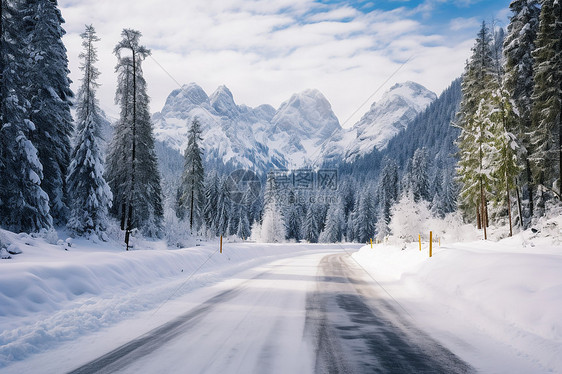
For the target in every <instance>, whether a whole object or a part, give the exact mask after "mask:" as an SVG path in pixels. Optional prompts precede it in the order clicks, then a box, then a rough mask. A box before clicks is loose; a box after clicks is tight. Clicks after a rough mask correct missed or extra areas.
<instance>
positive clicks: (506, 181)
mask: <svg viewBox="0 0 562 374" xmlns="http://www.w3.org/2000/svg"><path fill="white" fill-rule="evenodd" d="M505 195H506V198H507V215H508V217H509V236H513V226H512V222H511V198H510V197H509V181H508V179H507V171H506V173H505Z"/></svg>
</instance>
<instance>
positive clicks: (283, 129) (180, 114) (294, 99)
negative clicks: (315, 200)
mask: <svg viewBox="0 0 562 374" xmlns="http://www.w3.org/2000/svg"><path fill="white" fill-rule="evenodd" d="M435 98H436V95H435V94H434V93H433V92H431V91H429V90H427V89H426V88H425V87H423V86H421V85H419V84H417V83H414V82H406V83H401V84H396V85H394V86H393V87H392V88H391V89H390V90H389V91H388V92H386V93H385V94H384V95H383V97H382V98H381V100H380V101H378V102H376V103H373V105H372V106H371V109H370V110H369V111H368V112H367V113H366V114H365V115H364V116H363V117H362V118H361V120H360V121H359V122H357V123H356V124H355V125H354V126H353V127H352V128H351V129H342V127H341V126H340V123H339V121H338V119H337V117H336V116H335V114H334V112H333V111H332V107H331V105H330V103H329V102H328V100H327V99H326V98H325V97H324V95H322V93H321V92H320V91H318V90H312V89H309V90H305V91H303V92H300V93H298V94H294V95H292V96H291V98H290V99H289V100H287V101H285V102H284V103H282V104H281V105H280V107H279V108H278V109H275V108H273V107H272V106H271V105H260V106H258V107H256V108H251V107H248V106H246V105H238V104H236V102H235V100H234V97H233V95H232V93H231V92H230V90H229V89H228V88H227V87H225V86H220V87H219V88H217V90H216V91H215V92H214V93H213V94H212V95H211V96H208V95H207V93H206V92H205V91H204V90H203V89H202V88H201V87H200V86H198V85H197V84H195V83H190V84H188V85H184V86H183V87H182V88H180V89H176V90H174V91H172V93H170V95H169V96H168V98H167V100H166V104H165V105H164V107H163V108H162V111H161V112H158V113H155V114H154V116H153V120H154V134H155V136H156V139H158V140H160V141H162V142H164V143H165V144H167V145H168V146H169V147H171V148H174V149H177V150H179V151H183V150H184V149H185V147H186V144H187V129H188V127H189V126H190V124H191V121H192V120H193V119H194V118H195V117H197V118H198V120H199V121H200V122H201V124H202V129H203V134H202V138H203V149H204V150H205V156H206V158H207V159H208V160H215V159H218V160H221V161H222V162H223V163H224V164H232V165H234V166H237V167H246V168H251V169H255V170H260V171H264V170H267V169H268V168H270V167H282V168H296V167H302V166H305V165H310V164H315V165H319V164H321V163H322V161H323V160H329V159H342V158H343V159H345V160H346V161H348V162H350V161H353V160H355V159H356V158H357V157H359V156H362V155H365V154H367V153H369V152H372V151H373V149H374V148H377V149H379V150H382V149H384V148H385V147H386V146H387V144H388V141H389V140H390V139H392V138H393V137H394V136H396V134H398V133H399V132H400V131H401V130H403V129H405V128H406V126H407V125H408V123H410V122H411V121H412V120H413V119H414V118H415V117H416V116H417V115H418V114H419V113H420V112H422V111H423V110H424V109H425V108H426V107H427V106H428V105H429V104H430V103H431V102H432V101H433V100H435Z"/></svg>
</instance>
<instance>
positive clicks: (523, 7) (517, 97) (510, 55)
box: [503, 0, 540, 227]
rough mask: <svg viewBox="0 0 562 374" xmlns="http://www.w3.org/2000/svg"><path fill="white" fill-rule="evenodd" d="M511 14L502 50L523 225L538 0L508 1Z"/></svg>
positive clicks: (529, 201)
mask: <svg viewBox="0 0 562 374" xmlns="http://www.w3.org/2000/svg"><path fill="white" fill-rule="evenodd" d="M509 8H510V10H511V12H512V16H511V19H510V22H509V25H508V26H507V35H506V38H505V41H504V48H503V53H504V56H505V66H504V70H505V78H504V82H505V88H506V89H507V91H508V92H509V95H510V97H511V99H512V101H513V105H514V110H515V111H516V112H517V115H518V121H517V128H516V130H515V131H514V133H515V135H516V136H517V138H518V139H519V140H520V142H521V147H520V151H519V153H518V158H519V160H520V163H521V164H523V166H524V173H523V174H522V175H521V178H520V185H522V194H523V196H522V199H523V200H524V201H525V213H524V214H525V222H522V224H523V225H524V226H525V227H526V226H527V225H528V224H529V222H530V218H531V217H532V216H533V200H534V198H533V197H534V186H533V178H532V173H531V163H530V161H529V154H532V149H531V141H530V136H529V134H530V131H531V127H532V125H531V108H532V99H531V98H532V95H533V88H534V79H533V67H534V59H533V56H532V51H533V50H534V49H535V40H536V37H537V31H538V28H539V15H540V7H539V2H538V0H514V1H512V2H511V4H510V5H509Z"/></svg>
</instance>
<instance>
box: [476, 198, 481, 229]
mask: <svg viewBox="0 0 562 374" xmlns="http://www.w3.org/2000/svg"><path fill="white" fill-rule="evenodd" d="M481 206H482V204H480V203H478V204H476V222H477V226H478V230H480V229H482V217H481V215H480V207H481Z"/></svg>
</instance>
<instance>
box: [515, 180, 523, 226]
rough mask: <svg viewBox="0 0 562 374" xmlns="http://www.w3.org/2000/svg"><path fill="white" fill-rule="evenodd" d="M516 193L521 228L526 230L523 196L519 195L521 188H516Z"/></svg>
mask: <svg viewBox="0 0 562 374" xmlns="http://www.w3.org/2000/svg"><path fill="white" fill-rule="evenodd" d="M515 193H516V194H517V209H518V211H519V226H521V228H522V229H524V228H525V227H524V225H523V213H522V211H523V209H522V208H521V194H520V193H519V186H515Z"/></svg>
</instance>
